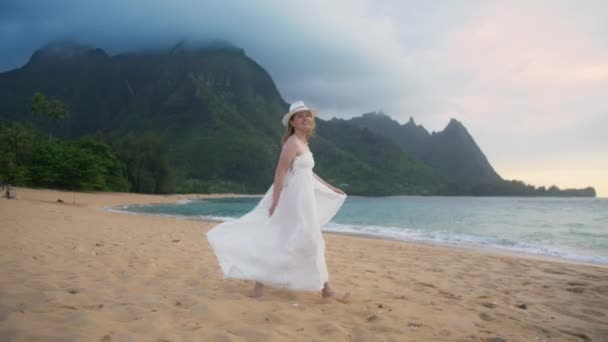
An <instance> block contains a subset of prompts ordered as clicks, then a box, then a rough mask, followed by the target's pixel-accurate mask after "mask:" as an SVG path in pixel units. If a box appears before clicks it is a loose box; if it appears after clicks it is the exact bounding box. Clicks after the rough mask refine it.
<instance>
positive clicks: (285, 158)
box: [268, 141, 298, 216]
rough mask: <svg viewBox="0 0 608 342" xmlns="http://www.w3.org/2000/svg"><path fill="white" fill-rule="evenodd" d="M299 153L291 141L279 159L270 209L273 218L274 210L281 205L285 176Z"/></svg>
mask: <svg viewBox="0 0 608 342" xmlns="http://www.w3.org/2000/svg"><path fill="white" fill-rule="evenodd" d="M297 152H298V150H297V146H296V145H295V144H293V143H291V142H290V141H287V142H286V143H285V145H283V150H282V151H281V156H280V157H279V162H278V164H277V169H276V171H275V173H274V188H273V189H272V203H271V204H270V209H268V214H269V216H272V213H274V209H275V208H276V207H277V204H278V203H279V198H280V197H281V191H282V190H283V182H284V181H285V175H286V174H287V171H289V168H290V167H291V164H292V162H293V161H294V159H295V158H296V153H297Z"/></svg>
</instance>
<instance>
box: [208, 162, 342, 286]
mask: <svg viewBox="0 0 608 342" xmlns="http://www.w3.org/2000/svg"><path fill="white" fill-rule="evenodd" d="M314 164H315V162H314V159H313V157H312V152H310V151H309V152H305V153H303V154H301V155H299V156H297V157H296V159H295V160H294V162H293V166H292V168H291V169H290V170H289V171H288V173H287V175H286V177H285V181H284V186H283V190H282V191H281V197H280V198H279V202H278V204H277V207H276V208H275V211H274V213H273V215H272V216H271V217H269V216H268V209H269V208H270V205H271V203H272V192H273V187H274V186H271V187H270V189H268V191H267V192H266V194H265V195H264V197H263V198H262V199H261V200H260V202H259V203H258V205H257V206H256V207H255V208H254V209H253V210H252V211H250V212H249V213H247V214H245V215H244V216H243V217H241V218H239V219H237V220H235V221H230V222H224V223H221V224H219V225H217V226H215V227H214V228H213V229H211V230H210V231H209V232H208V233H207V239H208V240H209V243H210V244H211V247H212V248H213V251H214V252H215V255H216V256H217V259H218V262H219V264H220V267H221V268H222V271H223V272H224V276H225V277H226V278H236V279H247V280H255V281H259V282H261V283H263V284H265V285H270V286H274V287H285V288H289V289H292V290H310V291H318V290H320V289H322V288H323V284H324V283H325V282H326V281H327V279H328V275H327V266H326V265H325V241H324V240H323V236H322V235H321V227H322V226H323V225H325V224H326V223H327V222H329V220H331V218H332V217H333V216H334V215H335V214H336V212H337V211H338V209H340V207H341V206H342V203H344V200H345V199H346V195H341V194H338V193H336V192H335V191H333V190H331V189H330V188H328V187H327V186H326V185H325V184H323V183H321V182H320V181H318V180H317V179H316V178H315V177H314V175H313V172H312V168H313V167H314Z"/></svg>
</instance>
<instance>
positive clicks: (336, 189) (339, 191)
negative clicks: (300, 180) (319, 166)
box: [312, 172, 346, 195]
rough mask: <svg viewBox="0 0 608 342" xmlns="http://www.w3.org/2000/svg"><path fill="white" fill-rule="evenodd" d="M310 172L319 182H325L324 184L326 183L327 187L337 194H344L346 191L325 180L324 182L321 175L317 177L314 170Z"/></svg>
mask: <svg viewBox="0 0 608 342" xmlns="http://www.w3.org/2000/svg"><path fill="white" fill-rule="evenodd" d="M312 174H313V175H314V176H315V178H316V179H318V180H319V182H321V183H323V184H325V185H326V186H327V187H328V188H330V189H332V190H333V191H335V192H337V193H339V194H341V195H346V193H345V192H344V191H342V190H341V189H338V188H336V187H335V186H333V185H331V184H329V183H327V182H326V181H324V180H323V179H322V178H321V177H319V175H317V174H316V173H314V172H313V173H312Z"/></svg>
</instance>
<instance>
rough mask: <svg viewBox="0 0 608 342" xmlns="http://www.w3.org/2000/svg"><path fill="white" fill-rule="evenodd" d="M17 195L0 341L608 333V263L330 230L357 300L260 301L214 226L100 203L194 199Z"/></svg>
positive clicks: (5, 240) (586, 336)
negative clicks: (229, 271)
mask: <svg viewBox="0 0 608 342" xmlns="http://www.w3.org/2000/svg"><path fill="white" fill-rule="evenodd" d="M17 193H18V195H19V196H20V198H21V199H20V200H7V199H0V274H1V276H0V341H104V342H107V341H492V342H500V341H608V267H607V266H602V265H589V264H581V263H573V262H572V263H571V262H566V261H558V260H549V259H542V258H533V257H527V256H517V255H505V254H499V253H491V252H481V251H474V250H466V249H459V248H448V247H443V246H431V245H423V244H413V243H404V242H399V241H385V240H379V239H368V238H362V237H356V236H345V235H335V234H325V238H326V242H327V263H328V268H329V272H330V279H331V281H332V283H333V284H334V286H335V287H336V288H337V289H339V290H348V291H350V292H351V293H352V297H351V301H350V303H348V304H340V303H337V302H332V301H326V300H322V299H321V298H320V296H319V294H318V293H307V292H291V291H286V290H280V289H267V290H266V293H265V295H264V297H262V298H260V299H252V298H249V297H248V296H247V295H248V292H249V290H250V288H251V286H252V284H251V283H250V282H245V281H235V280H224V279H223V277H222V273H221V271H220V269H219V267H218V265H217V263H216V259H215V256H214V255H213V252H212V251H211V250H210V248H209V245H208V243H207V240H206V238H205V233H206V232H207V231H208V230H209V229H210V228H211V227H213V225H215V224H216V223H213V222H201V221H194V220H184V219H177V218H171V217H155V216H144V215H133V214H124V213H117V212H109V211H107V210H104V207H108V206H117V205H121V204H136V203H170V202H176V201H179V200H182V199H184V198H186V197H185V196H177V195H170V196H155V195H137V194H123V193H70V192H62V191H53V190H32V189H23V188H17ZM195 197H199V196H195ZM57 199H62V200H63V203H61V202H57Z"/></svg>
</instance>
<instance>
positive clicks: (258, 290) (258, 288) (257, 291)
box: [249, 281, 264, 298]
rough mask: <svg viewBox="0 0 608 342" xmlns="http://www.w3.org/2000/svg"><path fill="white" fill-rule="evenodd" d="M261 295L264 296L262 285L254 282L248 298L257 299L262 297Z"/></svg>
mask: <svg viewBox="0 0 608 342" xmlns="http://www.w3.org/2000/svg"><path fill="white" fill-rule="evenodd" d="M263 295H264V284H262V283H260V282H257V281H256V282H255V285H253V289H252V290H251V293H250V294H249V296H250V297H252V298H259V297H262V296H263Z"/></svg>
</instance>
